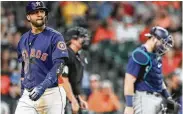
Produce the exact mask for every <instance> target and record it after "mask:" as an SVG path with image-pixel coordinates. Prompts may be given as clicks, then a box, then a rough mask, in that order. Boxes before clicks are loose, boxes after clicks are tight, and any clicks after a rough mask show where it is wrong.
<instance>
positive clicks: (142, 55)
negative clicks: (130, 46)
mask: <svg viewBox="0 0 183 114" xmlns="http://www.w3.org/2000/svg"><path fill="white" fill-rule="evenodd" d="M132 58H133V60H134V61H135V62H136V63H138V64H140V65H147V64H148V63H149V60H150V57H149V55H148V54H147V53H146V52H144V51H143V50H140V49H136V50H135V51H134V52H133V53H132Z"/></svg>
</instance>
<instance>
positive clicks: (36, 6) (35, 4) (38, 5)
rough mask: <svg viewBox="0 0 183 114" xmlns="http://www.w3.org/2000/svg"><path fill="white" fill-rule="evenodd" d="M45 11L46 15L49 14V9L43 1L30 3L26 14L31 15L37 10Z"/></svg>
mask: <svg viewBox="0 0 183 114" xmlns="http://www.w3.org/2000/svg"><path fill="white" fill-rule="evenodd" d="M39 9H40V10H44V11H45V12H46V15H47V14H48V9H47V8H46V6H45V4H44V2H42V1H30V2H28V4H27V6H26V14H29V13H31V12H33V11H35V10H39Z"/></svg>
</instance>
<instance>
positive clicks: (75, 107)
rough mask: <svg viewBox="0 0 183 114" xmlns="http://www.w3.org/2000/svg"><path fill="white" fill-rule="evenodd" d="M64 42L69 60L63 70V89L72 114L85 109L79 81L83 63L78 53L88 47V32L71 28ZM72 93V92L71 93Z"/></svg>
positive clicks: (78, 28)
mask: <svg viewBox="0 0 183 114" xmlns="http://www.w3.org/2000/svg"><path fill="white" fill-rule="evenodd" d="M65 38H66V39H65V42H66V44H67V46H68V53H69V59H68V61H67V63H66V65H65V67H64V70H63V74H62V76H63V80H64V88H65V85H70V87H69V86H67V87H69V88H67V87H66V88H65V90H66V93H67V97H68V99H69V101H70V102H71V107H72V111H73V113H77V112H78V111H79V113H80V110H79V108H81V109H87V108H88V105H87V103H86V102H85V101H84V100H83V99H82V98H81V80H82V77H83V69H84V64H85V63H84V61H83V59H82V58H81V57H80V54H79V53H78V52H79V51H80V50H81V49H87V47H88V46H89V35H88V31H87V30H86V29H84V28H82V27H73V28H70V29H69V30H68V31H67V32H66V37H65ZM72 91H73V92H72Z"/></svg>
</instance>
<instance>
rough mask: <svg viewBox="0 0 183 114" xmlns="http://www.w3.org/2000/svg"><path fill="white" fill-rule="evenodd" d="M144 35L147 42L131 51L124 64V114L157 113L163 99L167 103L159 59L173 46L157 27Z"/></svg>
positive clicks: (166, 32)
mask: <svg viewBox="0 0 183 114" xmlns="http://www.w3.org/2000/svg"><path fill="white" fill-rule="evenodd" d="M146 36H147V37H148V38H149V39H148V40H147V41H146V43H145V44H144V45H142V46H140V47H138V48H137V49H135V50H134V51H133V52H132V55H131V56H130V58H129V61H128V65H127V70H126V75H125V86H124V91H125V92H124V93H125V100H126V108H125V111H124V114H161V113H162V109H161V104H162V102H163V99H169V100H171V96H170V94H169V93H168V91H167V89H166V86H165V84H164V82H163V75H162V61H161V56H162V55H163V54H164V53H166V52H167V51H168V50H169V49H170V48H172V47H173V38H172V36H171V35H170V34H169V32H168V31H167V30H166V29H164V28H162V27H159V26H155V27H153V28H152V29H151V31H150V33H148V34H146Z"/></svg>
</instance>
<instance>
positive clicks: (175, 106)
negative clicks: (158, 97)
mask: <svg viewBox="0 0 183 114" xmlns="http://www.w3.org/2000/svg"><path fill="white" fill-rule="evenodd" d="M166 105H167V113H168V114H178V112H179V108H180V104H179V103H177V102H176V101H174V100H173V99H167V100H166Z"/></svg>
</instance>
